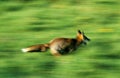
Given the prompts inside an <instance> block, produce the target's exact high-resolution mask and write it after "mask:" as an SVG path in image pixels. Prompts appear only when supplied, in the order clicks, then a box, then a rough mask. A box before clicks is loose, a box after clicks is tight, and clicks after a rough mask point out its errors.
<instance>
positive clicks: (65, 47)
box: [49, 30, 90, 55]
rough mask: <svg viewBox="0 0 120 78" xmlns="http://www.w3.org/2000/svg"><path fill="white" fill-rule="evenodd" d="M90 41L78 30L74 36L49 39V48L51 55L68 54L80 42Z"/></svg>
mask: <svg viewBox="0 0 120 78" xmlns="http://www.w3.org/2000/svg"><path fill="white" fill-rule="evenodd" d="M87 41H90V39H89V38H87V37H86V36H85V34H84V33H83V32H81V31H80V30H78V33H77V37H76V38H56V39H53V40H52V41H50V43H49V48H50V50H51V53H52V54H53V55H63V54H68V53H70V52H72V51H74V50H76V49H77V48H78V46H79V45H80V44H82V43H83V44H87Z"/></svg>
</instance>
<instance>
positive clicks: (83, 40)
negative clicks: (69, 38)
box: [77, 30, 90, 45]
mask: <svg viewBox="0 0 120 78" xmlns="http://www.w3.org/2000/svg"><path fill="white" fill-rule="evenodd" d="M77 41H78V43H79V44H80V43H83V44H85V45H86V44H87V41H90V39H89V38H88V37H87V36H85V34H84V32H81V31H80V30H78V33H77Z"/></svg>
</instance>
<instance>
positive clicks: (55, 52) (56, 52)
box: [50, 49, 61, 56]
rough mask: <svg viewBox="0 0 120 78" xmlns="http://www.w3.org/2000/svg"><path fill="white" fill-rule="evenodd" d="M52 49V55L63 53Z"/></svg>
mask: <svg viewBox="0 0 120 78" xmlns="http://www.w3.org/2000/svg"><path fill="white" fill-rule="evenodd" d="M50 51H51V53H52V55H54V56H61V54H60V53H59V52H58V51H57V50H55V49H50Z"/></svg>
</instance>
